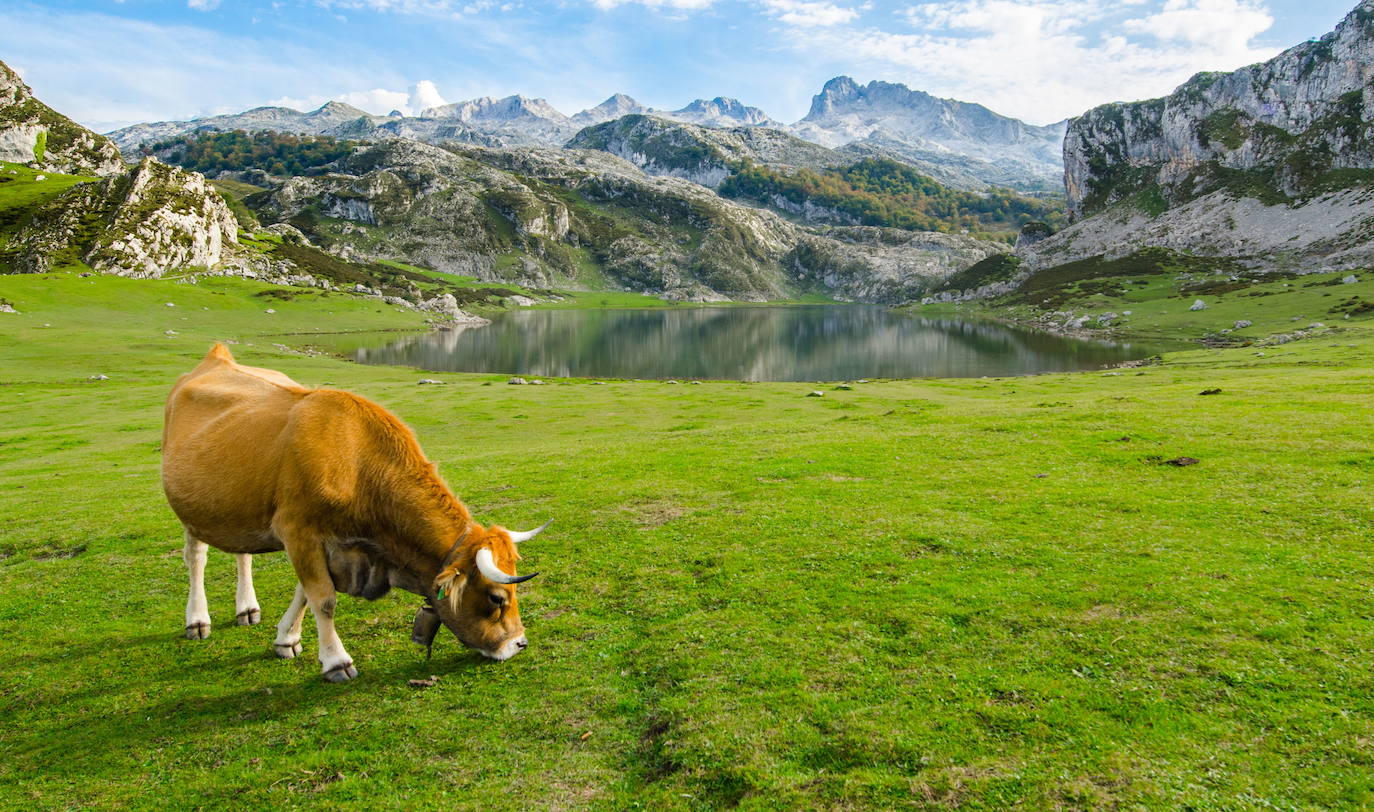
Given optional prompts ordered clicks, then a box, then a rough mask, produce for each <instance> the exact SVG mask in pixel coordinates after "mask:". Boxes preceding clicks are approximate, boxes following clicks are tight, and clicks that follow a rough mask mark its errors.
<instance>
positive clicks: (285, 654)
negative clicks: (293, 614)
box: [272, 640, 301, 660]
mask: <svg viewBox="0 0 1374 812" xmlns="http://www.w3.org/2000/svg"><path fill="white" fill-rule="evenodd" d="M272 650H273V651H274V652H276V654H277V656H278V657H280V658H282V659H283V660H294V659H296V657H297V655H299V654H300V653H301V642H300V641H299V640H297V641H296V642H294V643H273V644H272Z"/></svg>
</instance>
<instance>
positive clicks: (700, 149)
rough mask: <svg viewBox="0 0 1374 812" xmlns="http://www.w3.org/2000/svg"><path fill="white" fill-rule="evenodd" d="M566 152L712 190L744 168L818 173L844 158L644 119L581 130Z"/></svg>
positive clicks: (796, 142) (773, 139)
mask: <svg viewBox="0 0 1374 812" xmlns="http://www.w3.org/2000/svg"><path fill="white" fill-rule="evenodd" d="M566 146H567V147H568V148H569V149H599V150H601V151H603V152H609V153H610V154H612V155H615V156H616V157H618V158H624V159H625V160H627V161H629V162H630V163H632V164H634V165H635V166H637V167H639V168H640V169H643V170H644V171H645V172H647V173H649V174H651V175H664V176H667V177H673V178H684V179H686V180H690V181H693V182H695V183H700V184H701V185H703V186H710V187H712V188H714V187H716V186H719V185H720V183H721V182H722V181H724V180H725V179H726V178H728V177H729V176H730V175H731V174H733V173H734V172H735V170H736V169H737V168H738V167H740V166H741V165H743V164H745V163H755V164H763V165H766V166H805V167H808V168H812V169H820V168H824V167H827V166H840V165H842V164H844V163H846V162H847V161H846V157H847V156H845V155H841V154H839V153H837V152H835V151H834V150H830V149H826V148H825V147H822V146H819V145H817V144H812V143H810V142H809V141H803V140H801V139H800V138H796V137H795V136H792V135H788V134H787V133H785V132H782V131H780V130H775V129H768V128H764V127H736V128H733V129H728V130H727V129H711V128H707V127H701V126H698V125H695V124H688V123H684V122H680V121H673V120H670V119H665V118H660V117H657V116H647V115H629V116H624V117H622V118H619V119H616V120H614V121H608V122H606V123H604V124H599V125H597V126H594V127H587V128H586V129H584V130H582V131H581V132H579V133H578V134H577V135H576V136H574V137H573V138H572V140H570V141H568V143H567V145H566ZM851 160H852V159H851Z"/></svg>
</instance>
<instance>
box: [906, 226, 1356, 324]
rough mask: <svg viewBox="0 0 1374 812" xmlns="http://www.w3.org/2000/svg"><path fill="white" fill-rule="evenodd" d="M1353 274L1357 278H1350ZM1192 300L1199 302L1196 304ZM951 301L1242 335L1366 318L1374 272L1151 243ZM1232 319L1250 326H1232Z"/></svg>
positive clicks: (999, 310)
mask: <svg viewBox="0 0 1374 812" xmlns="http://www.w3.org/2000/svg"><path fill="white" fill-rule="evenodd" d="M970 270H972V269H970ZM1351 276H1354V277H1355V280H1356V281H1354V282H1349V283H1348V282H1347V281H1346V280H1347V279H1348V278H1349V277H1351ZM1198 301H1201V302H1202V303H1203V305H1204V308H1203V309H1200V310H1193V309H1192V307H1193V305H1194V303H1196V302H1198ZM932 307H933V308H934V309H936V310H946V309H948V308H949V306H948V305H940V306H932ZM957 309H960V310H965V311H967V312H976V313H985V314H989V315H994V316H996V317H998V318H1006V319H1011V320H1014V321H1018V322H1022V323H1027V324H1046V325H1047V324H1051V323H1053V324H1055V325H1057V326H1063V323H1064V322H1065V321H1066V315H1065V314H1070V313H1071V314H1076V315H1079V316H1089V317H1092V318H1091V320H1090V321H1089V323H1087V324H1086V325H1083V326H1084V327H1087V328H1090V329H1091V328H1097V327H1100V326H1101V325H1099V324H1098V323H1097V321H1096V317H1097V316H1099V315H1106V314H1115V315H1114V316H1112V317H1111V318H1110V319H1109V322H1110V324H1109V325H1108V326H1106V327H1105V328H1103V329H1104V332H1109V333H1116V334H1127V335H1139V336H1150V337H1168V338H1187V339H1202V338H1206V339H1208V340H1209V341H1213V342H1229V343H1248V342H1252V341H1258V340H1262V339H1264V338H1266V337H1267V336H1270V335H1271V334H1280V333H1293V332H1295V331H1298V330H1308V329H1310V327H1311V325H1312V324H1314V323H1320V324H1323V325H1326V326H1329V327H1348V326H1352V325H1367V324H1369V323H1370V321H1371V319H1374V272H1371V271H1367V270H1361V271H1355V272H1353V273H1352V272H1350V271H1332V272H1328V273H1318V274H1305V275H1298V274H1293V273H1256V272H1252V271H1247V270H1245V269H1244V268H1242V267H1241V266H1239V265H1238V264H1237V263H1236V262H1235V261H1234V260H1230V259H1227V258H1225V257H1198V256H1192V255H1188V254H1180V253H1177V252H1174V251H1170V250H1168V249H1164V248H1147V249H1144V250H1141V251H1137V252H1136V253H1134V254H1130V255H1128V256H1125V257H1121V258H1119V259H1113V260H1108V259H1104V258H1102V257H1092V258H1089V259H1084V260H1079V261H1076V262H1070V263H1066V264H1064V265H1059V266H1056V267H1053V268H1046V269H1043V270H1040V271H1037V272H1036V273H1034V274H1032V275H1031V276H1030V277H1029V278H1027V279H1026V281H1025V282H1024V283H1022V285H1021V286H1020V287H1019V288H1018V289H1017V290H1015V291H1013V292H1012V293H1010V294H1008V295H1006V296H1002V297H998V298H995V299H991V300H987V301H982V302H976V303H970V304H966V305H961V306H958V308H957ZM1238 322H1241V323H1243V322H1249V324H1243V325H1242V326H1240V327H1237V326H1236V325H1237V323H1238Z"/></svg>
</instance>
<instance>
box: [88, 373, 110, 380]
mask: <svg viewBox="0 0 1374 812" xmlns="http://www.w3.org/2000/svg"><path fill="white" fill-rule="evenodd" d="M109 379H110V376H109V375H105V374H100V375H92V376H90V377H89V378H87V379H86V380H88V381H108V380H109Z"/></svg>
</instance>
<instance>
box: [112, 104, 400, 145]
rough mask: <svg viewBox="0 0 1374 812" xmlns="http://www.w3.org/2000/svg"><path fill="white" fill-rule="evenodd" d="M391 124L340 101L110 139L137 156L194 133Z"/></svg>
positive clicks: (335, 131)
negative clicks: (146, 148)
mask: <svg viewBox="0 0 1374 812" xmlns="http://www.w3.org/2000/svg"><path fill="white" fill-rule="evenodd" d="M387 123H394V120H393V119H391V118H389V117H387V116H374V115H371V114H369V113H366V112H364V111H362V110H359V109H358V108H356V107H353V106H351V105H347V104H344V103H342V102H328V103H326V104H323V105H321V106H320V107H319V108H318V109H315V110H311V111H309V112H306V113H302V112H301V111H299V110H292V109H291V108H289V107H255V108H253V109H252V110H245V111H244V112H242V113H232V114H229V115H223V116H208V117H205V118H196V119H191V120H190V121H156V122H153V123H150V124H135V125H133V126H131V127H125V128H123V129H120V130H115V131H114V132H112V133H110V134H109V135H110V138H111V139H113V140H114V142H115V143H116V144H117V145H119V148H120V150H122V151H123V152H124V154H125V155H128V156H138V155H139V153H140V149H141V148H142V147H143V146H144V145H152V144H155V143H158V142H159V141H165V140H167V139H169V138H174V137H176V136H178V135H185V134H188V133H196V132H232V131H234V130H244V131H246V132H258V131H262V130H267V131H271V132H279V133H292V134H295V135H338V136H340V137H347V136H348V134H350V133H357V132H370V131H371V130H372V129H374V128H376V127H378V126H382V125H385V124H387Z"/></svg>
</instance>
